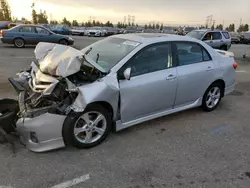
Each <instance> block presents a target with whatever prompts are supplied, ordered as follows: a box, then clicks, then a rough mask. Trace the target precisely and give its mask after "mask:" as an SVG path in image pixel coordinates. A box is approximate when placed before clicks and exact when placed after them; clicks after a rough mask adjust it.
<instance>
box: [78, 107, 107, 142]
mask: <svg viewBox="0 0 250 188" xmlns="http://www.w3.org/2000/svg"><path fill="white" fill-rule="evenodd" d="M106 129H107V120H106V118H105V116H104V115H103V114H101V113H100V112H96V111H90V112H86V113H84V114H83V115H82V116H80V117H79V118H78V120H77V121H76V123H75V125H74V136H75V138H76V139H77V140H78V141H79V142H81V143H84V144H91V143H94V142H96V141H98V140H99V139H100V138H101V137H102V136H103V134H104V133H105V131H106Z"/></svg>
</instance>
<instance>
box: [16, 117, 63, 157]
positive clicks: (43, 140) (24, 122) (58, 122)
mask: <svg viewBox="0 0 250 188" xmlns="http://www.w3.org/2000/svg"><path fill="white" fill-rule="evenodd" d="M65 118H66V116H63V115H57V114H50V113H45V114H42V115H40V116H37V117H34V118H21V119H18V121H17V123H16V131H17V132H18V134H19V135H20V139H21V142H22V143H23V144H24V145H25V146H26V147H27V148H28V149H29V150H31V151H34V152H44V151H49V150H53V149H58V148H62V147H65V144H64V141H63V137H62V127H63V123H64V120H65Z"/></svg>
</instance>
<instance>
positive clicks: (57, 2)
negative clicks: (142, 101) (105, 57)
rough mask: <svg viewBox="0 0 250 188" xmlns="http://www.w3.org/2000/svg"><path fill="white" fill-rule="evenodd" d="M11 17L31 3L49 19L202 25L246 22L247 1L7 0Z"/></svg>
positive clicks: (27, 11)
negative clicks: (130, 19) (132, 19)
mask: <svg viewBox="0 0 250 188" xmlns="http://www.w3.org/2000/svg"><path fill="white" fill-rule="evenodd" d="M8 2H9V4H10V6H11V10H12V14H13V16H16V17H18V18H19V19H20V18H21V17H22V16H23V17H26V18H28V19H31V4H32V3H33V2H35V5H36V7H35V9H36V10H37V11H40V9H42V10H46V12H47V14H48V16H49V19H56V20H62V19H63V17H64V16H66V18H67V19H69V20H73V19H76V20H78V21H79V22H83V21H84V22H85V21H88V20H89V19H90V17H92V19H93V17H94V18H95V20H99V21H102V22H106V21H108V20H109V21H112V22H114V23H116V22H118V21H121V22H123V20H124V16H126V17H128V15H131V16H135V22H136V23H139V24H145V23H149V22H161V23H164V25H175V24H182V25H183V24H185V25H200V24H203V25H204V24H205V20H206V18H207V16H209V15H213V20H215V24H220V23H221V24H222V23H223V22H224V25H228V24H230V23H235V24H236V25H238V24H239V23H240V20H241V19H242V23H248V24H250V0H238V1H235V0H22V1H21V0H8Z"/></svg>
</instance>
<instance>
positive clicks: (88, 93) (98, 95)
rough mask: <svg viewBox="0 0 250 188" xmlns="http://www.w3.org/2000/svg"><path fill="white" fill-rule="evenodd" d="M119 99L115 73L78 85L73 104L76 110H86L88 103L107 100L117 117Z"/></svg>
mask: <svg viewBox="0 0 250 188" xmlns="http://www.w3.org/2000/svg"><path fill="white" fill-rule="evenodd" d="M118 101H119V84H118V81H117V77H116V74H115V75H107V76H106V77H105V78H103V79H101V80H97V81H95V82H94V83H91V84H87V85H84V86H81V87H78V96H77V98H76V100H75V102H74V103H73V105H72V110H73V111H75V112H77V111H78V112H79V111H80V112H81V111H84V109H85V108H86V107H87V105H88V104H91V103H94V102H107V103H109V104H110V105H111V106H112V109H113V114H114V116H113V118H114V119H116V118H117V116H116V115H117V111H118Z"/></svg>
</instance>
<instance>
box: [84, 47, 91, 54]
mask: <svg viewBox="0 0 250 188" xmlns="http://www.w3.org/2000/svg"><path fill="white" fill-rule="evenodd" d="M91 50H92V47H90V48H89V49H88V50H87V51H86V52H85V55H88V53H89V52H90V51H91Z"/></svg>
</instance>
